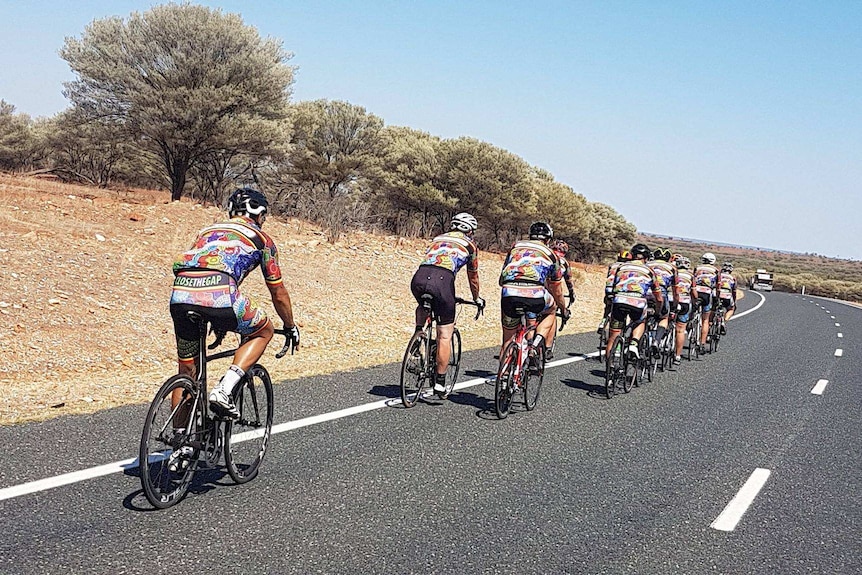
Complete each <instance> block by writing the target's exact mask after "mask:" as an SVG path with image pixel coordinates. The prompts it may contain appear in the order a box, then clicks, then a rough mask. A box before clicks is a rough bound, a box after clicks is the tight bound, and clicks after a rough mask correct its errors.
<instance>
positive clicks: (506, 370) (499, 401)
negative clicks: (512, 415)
mask: <svg viewBox="0 0 862 575" xmlns="http://www.w3.org/2000/svg"><path fill="white" fill-rule="evenodd" d="M517 359H518V344H517V343H515V342H512V343H510V344H509V346H508V347H507V348H506V351H505V352H504V353H503V355H501V356H500V368H499V369H498V370H497V381H496V383H495V384H494V410H495V411H496V412H497V418H498V419H505V418H506V416H507V415H509V409H511V407H512V396H514V395H515V368H516V365H515V364H516V362H517Z"/></svg>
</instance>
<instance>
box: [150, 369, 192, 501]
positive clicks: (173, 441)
mask: <svg viewBox="0 0 862 575" xmlns="http://www.w3.org/2000/svg"><path fill="white" fill-rule="evenodd" d="M197 399H198V397H197V391H196V389H195V384H194V382H193V381H192V380H191V379H189V378H188V377H187V376H185V375H175V376H173V377H171V378H170V379H168V380H167V381H166V382H165V383H164V384H163V385H162V387H161V388H160V389H159V391H158V392H157V393H156V396H155V398H153V401H152V403H151V404H150V409H149V411H147V419H146V420H145V421H144V429H143V432H142V433H141V444H140V449H139V451H138V464H139V466H140V469H139V471H140V475H141V487H143V488H144V495H146V497H147V500H148V501H149V502H150V503H151V504H152V505H153V506H154V507H156V508H158V509H165V508H167V507H170V506H171V505H175V504H176V503H179V501H180V500H182V498H183V497H185V495H186V493H187V492H188V489H189V485H190V484H191V480H192V475H193V473H194V468H195V465H196V464H197V457H198V455H199V454H200V449H199V444H200V442H199V441H196V438H198V437H199V435H200V434H199V433H198V430H199V421H200V417H198V415H199V413H198V412H199V411H200V405H199V403H200V402H199V401H197ZM193 444H195V445H193ZM189 447H191V448H192V449H191V450H190V449H188V448H189ZM184 448H185V449H184ZM180 450H183V452H181V451H180ZM185 451H187V452H189V453H187V454H185V453H184V452H185Z"/></svg>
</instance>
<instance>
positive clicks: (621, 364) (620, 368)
mask: <svg viewBox="0 0 862 575" xmlns="http://www.w3.org/2000/svg"><path fill="white" fill-rule="evenodd" d="M624 343H625V342H624V340H623V336H622V335H618V336H617V337H616V338H615V339H614V342H613V344H611V350H610V353H609V354H608V356H607V357H606V358H605V395H606V396H607V398H608V399H611V398H612V397H613V396H614V394H615V393H616V390H617V384H622V380H623V378H624V377H625V357H624V355H623V354H625V347H624V345H623V344H624ZM620 387H622V386H621V385H620Z"/></svg>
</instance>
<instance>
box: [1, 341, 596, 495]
mask: <svg viewBox="0 0 862 575" xmlns="http://www.w3.org/2000/svg"><path fill="white" fill-rule="evenodd" d="M597 355H599V352H598V351H594V352H593V353H587V354H583V355H579V356H576V357H567V358H565V359H558V360H554V361H549V362H548V363H547V364H546V366H545V367H559V366H561V365H567V364H570V363H575V362H578V361H584V360H585V359H588V358H590V357H596V356H597ZM487 381H488V380H487V379H485V378H483V377H479V378H475V379H469V380H467V381H462V382H460V383H456V384H455V389H464V388H467V387H473V386H475V385H482V384H484V383H486V382H487ZM400 403H401V400H400V399H382V400H380V401H372V402H371V403H365V404H362V405H356V406H354V407H348V408H347V409H340V410H338V411H332V412H330V413H321V414H320V415H314V416H311V417H304V418H302V419H296V420H294V421H288V422H286V423H279V424H278V425H273V426H272V434H273V435H275V434H276V433H284V432H285V431H291V430H293V429H300V428H302V427H308V426H310V425H317V424H318V423H325V422H327V421H333V420H335V419H341V418H342V417H349V416H351V415H357V414H359V413H365V412H367V411H374V410H375V409H382V408H384V407H392V406H394V405H398V404H400ZM258 434H259V432H255V431H251V432H247V433H241V434H238V435H237V436H236V437H234V438H233V440H234V442H235V443H240V442H243V441H248V440H250V439H252V438H254V437H255V436H256V435H258ZM137 467H138V458H137V457H135V458H132V459H123V460H122V461H115V462H114V463H107V464H105V465H99V466H98V467H90V468H89V469H82V470H80V471H74V472H72V473H64V474H63V475H57V476H54V477H47V478H45V479H39V480H37V481H30V482H28V483H21V484H19V485H13V486H12V487H5V488H3V489H0V501H3V500H4V499H12V498H13V497H18V496H21V495H28V494H30V493H37V492H39V491H46V490H48V489H52V488H54V487H61V486H63V485H69V484H71V483H78V482H80V481H85V480H87V479H93V478H96V477H102V476H104V475H111V474H112V473H119V472H122V471H127V470H130V469H136V468H137Z"/></svg>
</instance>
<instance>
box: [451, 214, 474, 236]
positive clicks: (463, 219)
mask: <svg viewBox="0 0 862 575" xmlns="http://www.w3.org/2000/svg"><path fill="white" fill-rule="evenodd" d="M478 227H479V224H478V222H476V218H474V217H473V216H472V215H470V214H468V213H467V212H461V213H460V214H457V215H456V216H455V217H454V218H452V229H453V230H458V231H459V232H464V233H465V234H467V233H470V232H475V231H476V228H478Z"/></svg>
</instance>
